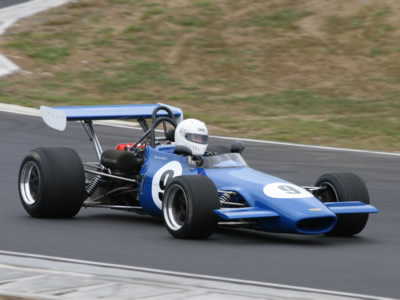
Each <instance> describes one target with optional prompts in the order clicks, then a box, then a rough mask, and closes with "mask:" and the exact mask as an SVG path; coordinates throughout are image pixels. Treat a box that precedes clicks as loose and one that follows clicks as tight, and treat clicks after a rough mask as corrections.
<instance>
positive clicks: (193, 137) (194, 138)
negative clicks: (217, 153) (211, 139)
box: [185, 133, 208, 145]
mask: <svg viewBox="0 0 400 300" xmlns="http://www.w3.org/2000/svg"><path fill="white" fill-rule="evenodd" d="M185 138H186V139H187V140H188V141H191V142H193V143H196V144H202V145H206V144H207V140H208V135H204V134H198V133H186V134H185Z"/></svg>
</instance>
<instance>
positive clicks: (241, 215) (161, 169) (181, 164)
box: [139, 145, 378, 234]
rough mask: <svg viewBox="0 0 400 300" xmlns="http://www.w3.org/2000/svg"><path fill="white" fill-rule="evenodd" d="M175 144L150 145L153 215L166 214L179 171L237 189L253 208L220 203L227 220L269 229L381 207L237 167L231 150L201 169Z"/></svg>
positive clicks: (145, 194)
mask: <svg viewBox="0 0 400 300" xmlns="http://www.w3.org/2000/svg"><path fill="white" fill-rule="evenodd" d="M174 148H175V146H174V145H171V146H162V147H157V148H152V147H149V146H148V147H146V153H145V162H144V164H143V167H142V169H141V172H140V173H141V175H142V176H143V179H142V182H141V183H140V194H139V201H140V204H141V206H142V207H143V209H144V210H145V211H146V212H147V213H149V214H150V215H153V216H162V210H161V208H162V196H163V191H164V189H165V187H166V185H167V183H168V181H169V180H170V179H171V178H173V177H175V176H180V175H201V176H207V177H209V178H210V179H211V180H212V181H213V182H214V184H215V185H216V187H217V189H218V191H220V192H222V191H231V192H236V194H237V195H236V196H235V198H234V199H232V201H240V200H244V201H245V202H246V203H247V204H248V207H243V208H235V207H231V208H221V209H217V210H215V211H214V212H215V213H216V214H217V215H218V216H219V217H220V218H221V219H222V220H227V221H231V220H243V219H252V220H255V221H256V222H257V224H258V226H259V229H261V230H264V231H271V232H286V233H302V234H321V233H325V232H328V231H330V230H331V229H332V228H333V227H334V226H335V224H336V220H337V215H338V214H350V213H351V214H354V213H376V212H378V211H377V209H376V208H375V207H373V206H371V205H368V204H365V203H363V202H335V203H322V202H321V201H320V200H319V199H317V198H316V197H314V195H313V194H311V193H310V192H308V191H307V190H305V189H304V188H302V187H299V186H296V185H294V184H292V183H290V182H288V181H285V180H283V179H280V178H277V177H274V176H271V175H268V174H265V173H262V172H259V171H256V170H254V169H252V168H249V167H247V166H235V163H232V162H230V160H229V159H230V158H235V156H238V155H240V154H238V153H231V154H226V155H225V156H226V161H225V162H226V164H225V165H224V164H221V165H222V167H215V168H201V167H195V166H192V165H191V164H190V159H191V158H190V157H188V156H181V155H176V154H174V153H173V150H174ZM222 162H223V161H222ZM221 194H222V193H221ZM310 222H311V223H310ZM310 224H312V226H310Z"/></svg>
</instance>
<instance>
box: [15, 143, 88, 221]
mask: <svg viewBox="0 0 400 300" xmlns="http://www.w3.org/2000/svg"><path fill="white" fill-rule="evenodd" d="M18 178H19V182H18V190H19V195H20V199H21V202H22V205H23V207H24V208H25V210H26V211H27V213H28V214H29V215H31V216H32V217H35V218H72V217H74V216H75V215H76V214H77V213H78V212H79V210H80V208H81V206H82V202H83V201H84V199H85V173H84V170H83V165H82V161H81V159H80V157H79V155H78V154H77V153H76V152H75V151H74V150H72V149H69V148H59V147H51V148H50V147H48V148H36V149H33V150H32V151H30V152H29V153H28V155H27V156H26V157H25V158H24V160H23V161H22V164H21V167H20V170H19V176H18Z"/></svg>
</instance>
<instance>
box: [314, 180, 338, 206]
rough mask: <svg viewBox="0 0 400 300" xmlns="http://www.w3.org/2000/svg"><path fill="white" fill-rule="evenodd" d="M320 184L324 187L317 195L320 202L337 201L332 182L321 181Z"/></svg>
mask: <svg viewBox="0 0 400 300" xmlns="http://www.w3.org/2000/svg"><path fill="white" fill-rule="evenodd" d="M321 186H322V187H325V188H326V189H325V190H324V191H323V192H322V193H321V194H320V195H319V197H318V198H319V199H320V200H321V201H322V202H339V197H338V195H337V193H336V190H335V188H334V187H333V185H332V184H330V183H328V182H322V183H321Z"/></svg>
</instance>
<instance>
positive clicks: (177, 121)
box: [18, 104, 378, 238]
mask: <svg viewBox="0 0 400 300" xmlns="http://www.w3.org/2000/svg"><path fill="white" fill-rule="evenodd" d="M41 115H42V118H43V120H44V121H45V123H46V124H47V125H49V126H50V127H52V128H54V129H57V130H60V131H62V130H64V129H65V128H66V125H67V121H79V122H81V123H82V125H83V127H84V129H85V130H86V132H87V134H88V136H89V138H90V140H91V141H92V142H93V145H94V148H95V151H96V154H97V157H98V162H96V163H82V161H81V159H80V157H79V155H78V154H77V153H76V151H75V150H73V149H70V148H61V147H41V148H36V149H33V150H32V151H30V152H29V154H28V155H27V156H26V157H25V158H24V160H23V162H22V164H21V167H20V172H19V185H18V186H19V193H20V198H21V202H22V205H23V206H24V208H25V210H26V211H27V212H28V214H30V215H31V216H32V217H37V218H70V217H74V216H75V215H76V214H77V213H78V212H79V210H80V208H81V207H101V208H111V209H118V210H124V211H128V212H137V213H142V214H143V213H144V214H148V215H151V216H155V217H162V218H163V219H164V223H165V226H166V228H167V229H168V231H169V232H170V233H171V235H172V236H174V237H176V238H206V237H208V236H210V235H211V234H212V233H213V232H214V231H215V230H216V228H217V226H218V225H226V226H235V227H240V228H248V229H256V230H262V231H267V232H279V233H298V234H310V235H312V234H313V235H316V234H326V235H335V236H351V235H355V234H358V233H359V232H361V231H362V230H363V228H364V227H365V225H366V223H367V220H368V216H369V213H376V212H378V211H377V209H376V208H375V207H373V206H371V205H370V204H369V196H368V191H367V188H366V185H365V183H364V182H363V180H362V179H361V178H360V177H359V176H357V175H355V174H353V173H331V174H325V175H322V176H321V177H320V178H319V179H318V180H317V181H316V183H315V185H313V186H304V187H301V186H297V185H295V184H293V183H290V182H288V181H285V180H283V179H280V178H277V177H274V176H271V175H268V174H265V173H262V172H259V171H256V170H254V169H252V168H250V167H248V165H247V164H246V162H245V160H244V159H243V157H242V152H243V150H244V145H243V144H242V143H241V142H240V141H237V142H234V143H233V144H232V146H231V148H230V149H229V148H228V147H225V146H222V145H208V144H207V137H208V131H207V128H206V127H205V125H204V123H202V122H200V121H197V120H194V119H186V120H184V119H183V113H182V111H181V110H180V109H179V108H176V107H172V106H167V105H161V104H144V105H112V106H77V107H52V108H50V107H45V106H42V107H41ZM108 119H134V120H136V121H137V122H138V123H139V124H140V126H141V128H142V129H143V132H144V133H143V135H142V136H141V138H139V139H138V140H137V141H135V142H134V143H127V144H119V145H117V146H116V148H115V149H108V150H105V151H103V150H102V147H101V144H100V142H99V140H98V138H97V136H96V133H95V131H94V127H93V121H96V120H108ZM150 121H151V123H150ZM158 128H161V129H158Z"/></svg>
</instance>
